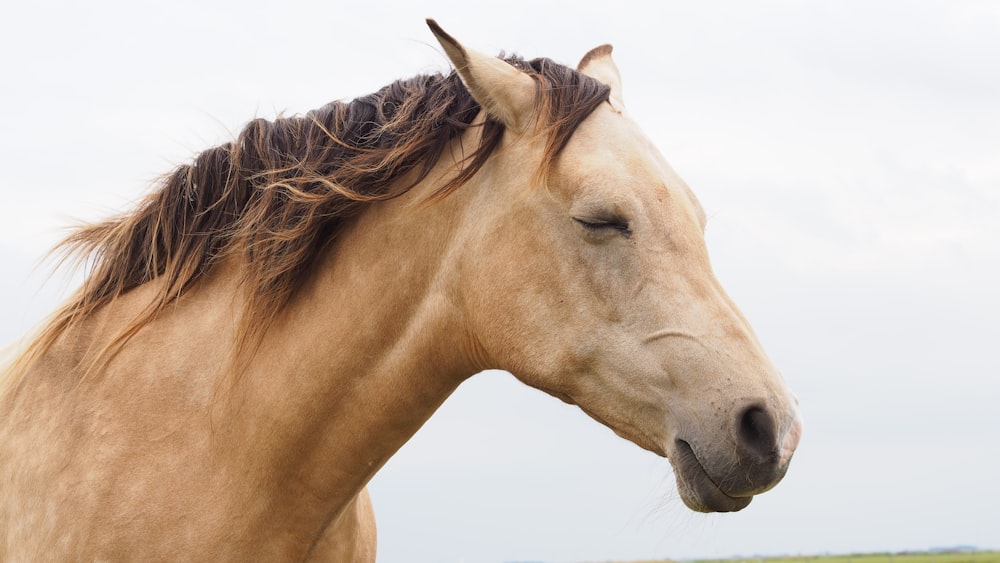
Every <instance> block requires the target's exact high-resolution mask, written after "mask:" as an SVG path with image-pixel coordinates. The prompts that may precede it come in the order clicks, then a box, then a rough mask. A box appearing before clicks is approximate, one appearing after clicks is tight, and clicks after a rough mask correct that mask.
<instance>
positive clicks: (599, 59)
mask: <svg viewBox="0 0 1000 563" xmlns="http://www.w3.org/2000/svg"><path fill="white" fill-rule="evenodd" d="M611 50H612V47H611V45H601V46H600V47H595V48H593V49H591V50H590V52H589V53H587V54H586V55H584V56H583V59H581V60H580V64H579V65H577V67H576V69H577V70H578V71H580V72H582V73H583V74H586V75H587V76H589V77H591V78H596V79H597V80H599V81H601V82H603V83H605V84H607V85H608V86H610V87H611V105H613V106H615V108H616V109H618V110H619V111H621V109H622V108H624V107H625V102H624V101H622V100H623V98H622V75H621V73H620V72H618V65H616V64H615V61H614V60H612V59H611Z"/></svg>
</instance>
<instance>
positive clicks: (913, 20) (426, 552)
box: [0, 0, 1000, 563]
mask: <svg viewBox="0 0 1000 563" xmlns="http://www.w3.org/2000/svg"><path fill="white" fill-rule="evenodd" d="M143 4H145V3H139V2H110V1H91V2H86V3H80V2H44V1H43V2H33V3H29V2H20V3H18V4H17V5H16V6H11V7H7V8H5V10H4V16H3V18H2V19H0V100H2V102H3V107H4V108H5V111H4V120H3V124H2V126H0V171H2V173H0V196H2V197H0V264H2V265H3V266H2V267H3V276H0V312H2V314H0V341H6V340H10V339H13V338H15V337H16V336H17V335H19V334H20V333H22V332H24V331H25V330H27V328H28V327H30V326H31V325H32V324H34V323H35V322H36V321H37V320H38V319H39V318H40V317H41V315H43V314H44V313H45V312H46V311H48V310H50V309H51V308H53V307H54V305H55V303H56V300H57V298H58V297H57V296H58V294H59V291H60V290H61V289H62V285H60V284H59V283H53V284H50V285H48V286H45V287H44V288H41V287H42V286H41V280H42V278H43V276H42V275H41V274H40V273H38V272H37V271H36V272H35V273H32V268H33V267H34V266H35V264H36V262H37V261H38V260H39V258H40V257H41V255H42V254H43V253H44V251H45V250H46V249H47V248H48V247H49V246H51V244H52V243H53V242H55V241H56V240H57V239H58V238H59V230H58V229H59V228H61V227H64V226H66V225H67V224H69V223H71V222H72V220H73V219H74V218H77V219H90V220H92V219H97V218H99V217H101V216H103V215H104V214H106V212H107V211H108V210H111V209H122V208H124V207H125V206H126V205H127V204H128V202H130V201H132V200H135V199H136V198H138V197H139V196H140V195H141V194H142V193H143V191H144V190H145V189H146V187H147V186H148V185H149V183H150V181H151V180H152V179H154V178H155V177H156V176H157V175H158V174H161V173H164V172H166V171H168V170H169V169H170V168H171V167H172V166H173V165H174V164H176V163H180V162H184V161H186V160H188V159H189V158H190V157H191V156H193V155H194V154H195V153H196V152H198V151H199V150H201V149H204V148H208V147H209V146H212V145H215V144H218V143H220V142H224V141H226V140H227V139H228V138H229V137H230V136H231V134H232V132H235V131H238V130H239V128H240V127H241V125H242V124H243V123H244V122H246V121H247V120H248V119H250V118H251V117H254V116H261V117H273V116H274V115H275V114H276V113H277V112H279V111H285V112H286V113H302V112H305V111H307V110H309V109H311V108H313V107H317V106H319V105H322V104H323V103H325V102H327V101H329V100H331V99H335V98H350V97H353V96H356V95H360V94H365V93H368V92H370V91H373V90H375V89H377V88H379V87H380V86H382V85H384V84H386V83H388V82H390V81H392V80H394V79H396V78H401V77H405V76H410V75H413V74H416V73H418V72H427V71H434V70H440V69H444V68H445V67H446V63H445V59H444V57H443V56H442V55H441V54H440V53H439V52H438V50H437V48H436V47H435V46H434V45H433V38H432V36H431V35H430V33H429V32H428V31H427V30H426V28H425V26H424V23H423V18H424V17H427V16H432V17H435V18H437V19H438V21H439V22H440V23H441V24H442V25H443V26H444V27H445V28H446V29H447V30H449V32H451V33H452V34H454V35H455V36H456V37H458V38H459V39H461V40H463V41H464V42H466V43H467V44H469V45H471V46H474V47H476V48H478V49H480V50H483V51H486V52H498V51H500V50H501V49H505V50H507V51H508V52H517V53H520V54H522V55H525V56H529V57H534V56H549V57H551V58H554V59H556V60H559V61H562V62H564V63H568V64H575V63H576V61H577V60H578V59H579V57H580V56H581V55H582V54H583V53H584V52H586V51H587V50H588V49H589V48H591V47H593V46H596V45H597V44H600V43H605V42H610V43H613V44H614V45H615V57H616V60H617V61H618V63H619V66H620V67H621V70H622V74H623V79H624V84H625V96H626V104H627V105H628V107H629V109H630V111H631V113H632V114H633V116H634V117H635V118H636V119H637V120H638V121H639V122H640V123H641V124H642V125H643V127H644V129H645V130H646V131H647V132H648V134H649V135H650V136H651V137H652V138H653V139H654V141H656V142H657V144H658V145H659V146H660V148H661V150H662V151H663V153H664V154H665V155H666V157H667V158H668V159H669V160H670V161H671V162H672V163H673V165H674V167H675V168H676V169H677V170H678V171H679V172H680V174H681V175H682V176H683V177H684V178H685V179H686V180H687V181H688V183H689V184H691V186H692V187H693V188H694V189H695V191H696V192H697V193H698V195H699V197H700V198H701V199H702V202H703V203H704V205H705V207H706V208H707V210H708V212H709V215H710V217H711V218H710V222H709V228H708V238H709V249H710V251H711V252H712V255H713V261H714V264H715V266H716V269H717V272H718V274H719V277H720V278H721V279H722V281H723V283H724V284H725V285H726V286H727V288H728V290H729V292H730V293H731V294H732V296H733V297H734V299H736V301H737V302H738V303H739V304H740V305H741V306H742V308H743V309H744V312H745V313H747V315H748V316H749V318H750V319H751V320H752V321H753V322H754V325H755V328H756V329H757V331H758V333H759V335H760V336H761V338H762V340H763V341H764V343H765V345H766V347H767V348H768V350H769V352H770V354H771V356H772V357H773V358H774V359H775V361H776V362H777V363H778V365H779V366H781V368H782V370H783V371H784V372H785V374H786V378H787V379H788V380H789V382H790V384H791V386H792V387H793V389H794V390H795V391H796V392H797V393H798V395H799V396H800V398H801V400H802V408H803V413H804V417H805V420H806V431H805V435H804V437H803V442H802V445H801V448H800V450H799V452H798V453H797V454H796V458H795V460H794V461H793V463H792V468H791V470H790V471H789V473H788V476H787V477H786V478H785V480H784V482H783V483H782V484H781V485H779V486H778V487H777V488H776V489H774V490H773V491H771V492H768V493H766V494H765V495H763V496H761V497H759V498H757V499H756V500H755V501H754V502H753V504H751V505H750V507H749V508H747V509H746V510H744V511H742V512H740V513H736V514H730V515H709V516H705V515H697V514H693V513H690V512H688V511H687V509H685V508H684V506H683V504H682V503H681V502H680V500H679V497H678V495H677V493H676V491H675V490H674V485H673V478H672V476H671V474H670V470H669V467H668V465H667V463H666V461H665V460H662V459H660V458H657V457H655V456H653V455H652V454H649V453H647V452H645V451H642V450H640V449H639V448H637V447H635V446H633V445H632V444H630V443H627V442H625V441H623V440H621V439H619V438H617V437H615V436H614V435H613V434H612V433H611V432H610V431H609V430H607V429H605V428H604V427H602V426H600V425H599V424H597V423H596V422H594V421H592V420H590V419H589V418H587V417H586V416H585V415H583V414H582V413H580V412H579V411H578V410H576V409H575V408H571V407H568V406H565V405H563V404H562V403H560V402H558V401H556V400H554V399H551V398H549V397H547V396H545V395H543V394H541V393H539V392H537V391H534V390H531V389H528V388H525V387H524V386H522V385H520V384H518V383H517V382H516V381H515V380H514V379H513V378H512V377H511V376H509V375H506V374H502V373H487V374H483V375H480V376H477V377H475V378H473V379H472V380H470V381H469V382H468V383H467V384H466V385H464V386H463V387H462V388H461V389H460V390H459V391H458V392H457V393H456V394H455V395H454V396H453V397H452V398H451V399H449V401H448V402H447V403H446V404H445V406H444V407H443V408H442V409H441V410H440V411H439V412H438V413H437V414H436V415H435V417H434V418H432V420H431V421H430V422H429V423H428V424H427V425H426V426H425V427H424V429H422V430H421V431H420V432H419V433H418V434H417V436H416V437H414V439H413V440H411V442H410V443H408V444H407V445H406V446H404V448H403V449H402V450H401V451H400V452H399V454H398V455H397V456H396V457H395V458H393V460H391V461H390V463H389V464H388V465H387V466H386V468H385V469H384V470H383V471H382V472H381V473H380V474H379V475H378V476H377V477H376V478H375V480H374V482H373V484H372V491H373V497H374V502H375V505H376V513H377V516H378V519H379V526H380V561H383V562H389V563H392V562H418V563H419V562H459V561H464V562H480V561H481V562H501V561H511V560H543V561H552V562H562V561H565V562H570V561H600V560H608V559H622V560H624V559H639V558H653V557H674V558H687V557H708V556H729V555H734V554H754V553H818V552H825V551H834V552H844V551H861V550H901V549H921V548H927V547H931V546H940V545H956V544H973V545H979V546H981V547H994V548H996V547H1000V536H998V535H997V525H996V524H997V518H996V513H995V507H996V506H997V505H998V504H1000V480H998V479H997V473H998V471H1000V409H998V408H997V402H998V399H1000V354H998V350H1000V328H998V326H1000V292H998V291H997V289H996V288H997V287H1000V3H998V2H987V1H955V2H952V1H939V2H935V1H905V2H904V1H897V2H886V1H877V0H876V1H871V0H867V1H842V2H824V3H818V2H791V1H788V2H753V3H750V2H736V1H732V2H698V3H694V2H687V1H685V2H680V1H660V2H617V3H610V4H606V3H600V4H598V3H596V2H590V1H578V2H576V3H573V4H572V5H569V4H564V3H558V4H557V3H554V2H553V3H545V2H540V1H538V0H536V1H533V2H522V1H519V0H518V1H508V2H505V3H491V4H489V5H488V6H489V7H488V8H487V7H485V6H487V4H476V3H471V2H446V1H435V0H429V1H426V2H409V1H383V2H379V3H370V4H369V3H361V2H341V1H326V2H306V1H292V2H281V3H277V2H275V3H273V4H270V5H269V4H266V3H263V2H256V1H254V2H250V1H246V0H241V1H239V2H236V1H232V2H207V1H206V0H197V1H193V0H175V1H173V2H169V3H162V5H160V6H159V7H152V8H151V7H147V6H143ZM418 4H419V7H418V6H417V5H418ZM40 288H41V289H40Z"/></svg>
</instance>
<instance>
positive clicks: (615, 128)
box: [560, 105, 673, 189]
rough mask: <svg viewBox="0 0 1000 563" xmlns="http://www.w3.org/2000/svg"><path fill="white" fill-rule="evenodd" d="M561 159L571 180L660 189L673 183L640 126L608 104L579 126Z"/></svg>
mask: <svg viewBox="0 0 1000 563" xmlns="http://www.w3.org/2000/svg"><path fill="white" fill-rule="evenodd" d="M560 159H561V160H562V161H563V163H564V166H562V169H563V173H564V174H565V175H566V176H568V177H569V178H568V179H572V180H577V181H585V182H587V183H611V184H614V185H616V186H619V187H620V186H623V185H634V186H648V187H650V188H659V189H663V188H664V187H667V188H669V184H671V183H672V182H670V179H671V177H672V176H673V171H672V170H671V169H670V166H669V165H668V164H667V163H666V161H665V160H664V159H663V156H662V155H661V154H660V152H659V151H658V150H657V149H656V147H655V146H654V145H653V144H652V142H651V141H650V140H649V139H648V138H647V137H646V136H645V134H643V132H642V130H641V129H640V128H639V126H638V125H637V124H636V123H635V122H634V121H632V120H631V119H630V118H628V117H627V116H626V115H623V114H620V113H618V112H616V111H614V110H612V109H611V107H610V106H607V105H605V106H603V107H601V108H598V109H597V110H595V111H594V113H593V114H592V115H591V116H589V117H588V118H587V119H586V120H584V121H583V123H581V124H580V126H579V127H578V128H577V130H576V131H575V132H574V133H573V137H572V138H571V139H570V141H569V143H568V144H567V145H566V149H565V151H564V154H563V155H562V156H561V157H560Z"/></svg>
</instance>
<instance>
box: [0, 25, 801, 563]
mask: <svg viewBox="0 0 1000 563" xmlns="http://www.w3.org/2000/svg"><path fill="white" fill-rule="evenodd" d="M428 23H429V25H430V27H431V30H432V31H433V32H434V34H435V36H436V37H437V38H438V40H439V41H440V43H441V45H442V46H443V47H444V50H445V52H446V53H447V55H448V57H449V58H450V59H451V61H452V62H453V63H454V65H455V67H456V69H457V72H455V73H452V74H450V75H447V76H443V75H435V76H419V77H416V78H413V79H410V80H404V81H399V82H396V83H394V84H392V85H390V86H388V87H386V88H384V89H382V90H380V91H379V92H377V93H376V94H373V95H371V96H368V97H365V98H360V99H357V100H354V101H351V102H349V103H340V102H335V103H332V104H329V105H327V106H325V107H323V108H321V109H319V110H316V111H313V112H310V113H308V114H307V115H306V116H305V117H294V118H287V119H278V120H276V121H274V122H267V121H263V120H257V121H253V122H251V123H250V124H249V125H248V126H247V127H246V128H245V129H244V130H243V131H242V132H241V133H240V134H239V136H238V138H237V139H236V140H235V141H234V142H232V143H229V144H226V145H224V146H220V147H216V148H213V149H210V150H208V151H206V152H204V153H202V154H201V155H199V156H198V157H197V159H196V160H195V161H194V162H193V163H191V164H189V165H186V166H181V167H180V168H178V169H177V170H175V171H174V172H173V173H172V174H170V175H169V176H167V177H166V178H165V179H164V180H163V182H162V185H161V186H160V187H159V189H158V190H156V191H155V192H154V193H152V194H151V195H149V196H148V197H147V199H146V200H145V201H144V202H142V204H141V205H139V206H138V208H137V209H136V210H134V211H133V212H131V213H128V214H125V215H122V216H120V217H117V218H114V219H111V220H108V221H106V222H103V223H100V224H96V225H92V226H88V227H84V228H82V229H81V230H79V231H77V232H76V233H75V234H74V235H73V236H71V237H70V238H69V239H68V241H67V242H66V245H67V246H66V248H67V250H68V251H69V252H70V253H71V254H72V255H75V256H77V257H80V259H81V260H84V261H86V262H87V263H88V264H89V266H90V271H89V275H88V276H87V277H86V281H85V282H84V283H83V285H82V287H81V288H80V289H79V291H78V292H77V293H76V294H75V295H74V296H73V297H72V298H71V299H70V300H69V302H68V303H67V304H66V305H64V306H63V308H62V309H60V310H59V311H58V312H57V313H56V314H55V316H54V317H53V318H52V319H51V320H50V321H49V322H48V323H47V324H46V325H45V326H44V327H42V329H41V332H40V334H38V335H37V336H36V337H34V338H33V339H32V340H31V341H30V342H29V344H28V345H27V346H26V347H24V349H23V350H19V351H18V353H16V354H14V355H13V356H12V358H13V359H8V360H7V361H6V363H8V364H9V367H7V368H5V370H4V371H5V375H4V382H3V390H2V395H0V559H2V560H5V561H35V560H43V559H44V560H65V559H73V560H80V559H83V560H112V559H115V560H117V559H130V560H176V559H185V560H213V561H224V560H236V561H246V560H260V559H266V560H269V559H282V560H284V559H288V560H303V559H317V560H320V559H325V560H334V561H370V560H373V559H374V552H375V527H374V518H373V516H372V512H371V505H370V503H369V500H368V497H367V494H366V492H365V485H366V483H367V482H368V480H369V479H371V477H372V476H373V475H374V474H375V472H376V471H378V470H379V468H380V467H381V466H382V465H383V464H384V463H385V462H386V460H387V459H388V458H389V457H390V456H392V455H393V453H394V452H396V450H397V449H398V448H399V447H400V446H402V444H403V443H404V442H406V441H407V439H409V438H410V437H411V436H412V435H413V434H414V433H415V432H416V431H417V429H418V428H419V427H420V426H421V425H422V424H423V423H424V422H425V421H426V420H427V419H428V417H430V416H431V415H432V414H433V413H434V411H435V409H437V408H438V406H439V405H441V403H442V402H443V401H444V400H445V399H446V398H447V397H448V396H449V394H451V392H452V391H454V390H455V388H456V387H457V386H458V385H459V384H460V383H461V382H462V381H463V380H465V379H467V378H468V377H470V376H472V375H473V374H475V373H477V372H480V371H482V370H485V369H488V368H499V369H504V370H507V371H510V372H511V373H513V374H514V375H515V376H517V377H518V378H519V379H520V380H521V381H523V382H525V383H526V384H528V385H531V386H533V387H536V388H538V389H541V390H543V391H545V392H547V393H551V394H552V395H555V396H556V397H559V398H561V399H563V400H564V401H567V402H570V403H573V404H576V405H579V406H580V408H582V409H583V410H584V411H585V412H587V413H588V414H589V415H590V416H592V417H593V418H595V419H596V420H598V421H599V422H601V423H603V424H605V425H607V426H608V427H610V428H611V429H612V430H614V431H615V432H616V433H618V434H619V435H620V436H622V437H624V438H627V439H628V440H631V441H633V442H635V443H636V444H638V445H639V446H641V447H643V448H646V449H648V450H650V451H652V452H654V453H656V454H658V455H660V456H665V457H666V458H668V459H669V460H670V462H671V463H672V464H673V466H674V469H675V473H676V478H677V483H678V487H679V489H680V493H681V497H682V498H683V499H684V502H685V503H686V504H687V505H688V506H689V507H691V508H692V509H694V510H699V511H732V510H739V509H741V508H743V507H745V506H746V505H747V504H748V503H749V502H750V500H751V498H752V497H753V496H754V495H756V494H758V493H761V492H763V491H766V490H768V489H770V488H771V487H773V486H774V485H775V484H776V483H777V482H778V481H779V480H780V479H781V477H782V476H783V474H784V473H785V470H786V468H787V466H788V463H789V460H790V458H791V455H792V452H793V451H794V449H795V447H796V445H797V443H798V439H799V435H800V432H801V423H800V422H799V418H798V415H797V409H796V406H795V400H794V399H793V398H792V396H791V395H790V394H789V392H788V391H787V390H786V389H785V386H784V384H783V383H782V380H781V377H780V376H779V374H778V372H777V370H776V369H775V368H774V366H773V365H772V364H771V362H770V361H769V360H768V359H767V357H766V355H765V354H764V352H763V350H762V349H761V346H760V344H759V343H758V341H757V339H756V338H755V336H754V334H753V332H752V331H751V329H750V326H749V324H748V323H747V321H746V320H745V319H744V318H743V316H742V315H741V314H740V312H739V310H738V309H737V308H736V306H735V305H734V304H733V303H732V301H730V299H729V298H728V297H727V296H726V294H725V292H724V291H723V289H722V288H721V286H720V285H719V283H718V282H717V281H716V279H715V278H714V276H713V274H712V271H711V268H710V266H709V260H708V254H707V251H706V249H705V244H704V237H703V229H704V226H705V214H704V213H703V211H702V210H701V208H700V206H699V204H698V201H697V200H696V199H695V196H694V195H693V194H692V193H691V191H690V190H689V189H688V187H687V186H686V185H685V184H684V182H683V181H681V180H680V178H678V177H677V176H676V174H675V173H674V172H673V171H672V170H671V169H670V167H669V166H668V165H667V164H666V162H665V161H664V160H663V158H662V157H661V156H660V154H659V153H658V152H657V151H656V149H655V148H654V147H653V146H652V145H651V144H650V143H649V141H648V140H647V139H646V138H645V137H644V136H643V135H642V134H641V132H640V131H639V129H638V127H637V126H636V125H635V124H634V123H633V122H632V121H631V120H630V119H629V118H628V116H627V115H626V113H625V111H624V106H623V104H622V95H621V85H620V80H619V76H618V71H617V69H616V67H615V65H614V63H613V62H612V60H611V57H610V54H611V48H610V47H609V46H603V47H598V48H597V49H594V50H593V51H591V52H590V53H588V54H587V55H586V56H585V57H584V59H583V61H582V62H581V63H580V66H579V68H578V70H573V69H570V68H567V67H564V66H561V65H558V64H555V63H553V62H551V61H549V60H547V59H537V60H532V61H526V60H522V59H520V58H516V57H512V58H508V59H505V60H504V59H497V58H492V57H487V56H484V55H481V54H478V53H476V52H474V51H472V50H469V49H467V48H465V47H463V46H462V45H461V44H459V43H458V42H457V41H456V40H455V39H453V38H452V37H450V36H449V35H447V34H446V33H445V32H444V31H443V30H441V28H440V27H438V26H437V25H436V24H435V23H434V22H433V21H428Z"/></svg>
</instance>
